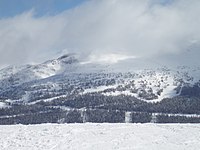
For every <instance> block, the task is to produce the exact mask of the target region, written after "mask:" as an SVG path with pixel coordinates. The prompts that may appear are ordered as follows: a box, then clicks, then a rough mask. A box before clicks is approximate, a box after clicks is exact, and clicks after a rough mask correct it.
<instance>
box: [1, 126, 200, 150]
mask: <svg viewBox="0 0 200 150" xmlns="http://www.w3.org/2000/svg"><path fill="white" fill-rule="evenodd" d="M199 133H200V124H88V123H86V124H63V125H56V124H43V125H28V126H25V125H13V126H0V149H1V150H8V149H9V150H16V149H18V150H27V149H28V150H47V149H48V150H79V149H81V150H102V149H105V150H106V149H108V150H112V149H120V150H128V149H130V150H160V149H162V150H183V149H187V150H198V149H199V147H200V134H199Z"/></svg>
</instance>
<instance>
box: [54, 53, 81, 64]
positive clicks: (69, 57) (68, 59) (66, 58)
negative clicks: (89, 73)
mask: <svg viewBox="0 0 200 150" xmlns="http://www.w3.org/2000/svg"><path fill="white" fill-rule="evenodd" d="M57 60H58V61H60V62H63V63H65V64H72V63H75V62H78V59H77V57H76V55H75V54H65V55H62V56H60V57H59V58H58V59H57Z"/></svg>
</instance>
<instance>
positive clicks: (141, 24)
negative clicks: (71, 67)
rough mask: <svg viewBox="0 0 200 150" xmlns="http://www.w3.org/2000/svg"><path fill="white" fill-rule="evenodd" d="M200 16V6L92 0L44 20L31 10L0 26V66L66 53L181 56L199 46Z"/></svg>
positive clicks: (142, 0) (146, 0)
mask: <svg viewBox="0 0 200 150" xmlns="http://www.w3.org/2000/svg"><path fill="white" fill-rule="evenodd" d="M163 2H165V3H163ZM199 13H200V1H199V0H192V2H191V1H190V2H189V1H182V0H177V1H170V3H169V2H168V3H167V0H165V1H163V0H162V3H161V1H159V0H157V1H155V0H134V1H133V0H123V1H121V0H109V1H108V0H101V1H99V0H90V1H87V2H85V3H83V4H81V5H80V6H78V7H75V8H73V9H70V10H66V11H64V12H62V13H60V14H57V15H55V16H48V15H46V16H42V17H35V15H34V11H33V10H30V11H29V12H24V13H23V14H20V15H17V16H15V17H12V18H7V19H1V20H0V41H1V42H0V53H1V56H0V64H1V65H4V64H16V63H29V62H38V61H42V60H44V59H49V58H52V57H54V55H55V54H56V53H58V52H59V51H60V50H62V49H67V51H68V52H73V53H74V52H75V53H78V54H80V55H81V56H83V57H84V59H87V57H88V58H91V56H94V55H95V54H96V55H99V54H104V55H105V54H106V53H108V54H112V53H122V54H124V55H130V56H137V57H155V56H158V55H159V56H160V55H163V56H164V55H170V54H171V55H174V54H175V55H177V54H179V53H183V52H185V50H187V49H188V47H190V45H191V44H193V43H194V41H195V43H198V42H199V40H200V29H199V25H200V19H199V17H198V15H199ZM199 54H200V53H199Z"/></svg>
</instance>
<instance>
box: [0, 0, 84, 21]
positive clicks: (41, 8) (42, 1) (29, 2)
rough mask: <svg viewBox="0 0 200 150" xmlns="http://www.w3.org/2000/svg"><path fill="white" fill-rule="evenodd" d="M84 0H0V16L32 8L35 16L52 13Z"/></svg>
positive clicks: (4, 16) (71, 6)
mask: <svg viewBox="0 0 200 150" xmlns="http://www.w3.org/2000/svg"><path fill="white" fill-rule="evenodd" d="M85 1H86V0H0V18H7V17H13V16H15V15H18V14H21V13H23V12H26V11H29V10H31V9H34V10H35V12H36V15H37V16H42V15H54V14H57V13H60V12H62V11H64V10H67V9H70V8H73V7H75V6H78V5H80V4H82V3H83V2H85Z"/></svg>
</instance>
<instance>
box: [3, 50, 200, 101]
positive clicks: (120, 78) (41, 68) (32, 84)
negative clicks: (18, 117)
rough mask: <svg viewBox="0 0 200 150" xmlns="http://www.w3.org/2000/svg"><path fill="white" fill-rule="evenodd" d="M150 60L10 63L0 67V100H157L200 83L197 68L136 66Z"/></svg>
mask: <svg viewBox="0 0 200 150" xmlns="http://www.w3.org/2000/svg"><path fill="white" fill-rule="evenodd" d="M149 63H150V62H144V61H142V60H140V59H136V58H133V57H130V58H127V59H124V60H121V61H119V62H117V63H113V64H108V63H95V62H87V63H85V62H82V61H79V59H78V57H77V56H76V55H75V54H68V55H63V56H61V57H59V58H57V59H53V60H48V61H46V62H44V63H41V64H37V65H23V66H10V67H7V68H4V69H2V70H0V99H1V101H7V102H25V103H30V104H31V103H37V102H41V101H51V100H54V99H57V98H63V97H68V96H69V95H70V96H71V95H84V94H88V93H91V94H95V93H97V94H102V95H104V96H118V95H126V96H132V97H135V98H137V99H139V100H142V101H147V102H156V101H161V100H162V99H164V98H172V97H175V96H178V95H180V94H181V93H182V89H183V88H184V87H193V86H194V85H199V80H200V76H199V75H200V67H186V66H179V67H173V68H169V67H166V66H159V67H157V68H155V67H149V66H148V67H147V68H144V67H143V68H140V67H139V65H141V64H149ZM151 63H152V62H151ZM143 66H144V65H143Z"/></svg>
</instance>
